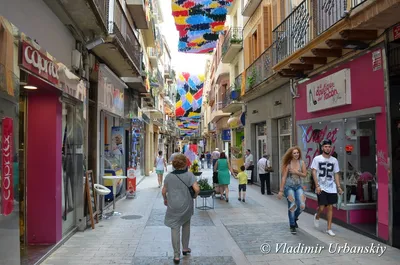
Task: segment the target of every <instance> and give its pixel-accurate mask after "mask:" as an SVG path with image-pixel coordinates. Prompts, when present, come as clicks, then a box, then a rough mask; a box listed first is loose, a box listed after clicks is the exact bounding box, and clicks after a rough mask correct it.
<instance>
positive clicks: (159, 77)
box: [157, 69, 164, 89]
mask: <svg viewBox="0 0 400 265" xmlns="http://www.w3.org/2000/svg"><path fill="white" fill-rule="evenodd" d="M157 81H158V85H159V87H160V88H161V89H163V88H164V78H163V76H162V74H161V72H160V70H159V69H157Z"/></svg>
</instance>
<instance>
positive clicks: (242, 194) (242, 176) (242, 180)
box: [236, 166, 247, 202]
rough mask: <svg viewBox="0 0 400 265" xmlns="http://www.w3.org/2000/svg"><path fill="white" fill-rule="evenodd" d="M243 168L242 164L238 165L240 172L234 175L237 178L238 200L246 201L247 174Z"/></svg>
mask: <svg viewBox="0 0 400 265" xmlns="http://www.w3.org/2000/svg"><path fill="white" fill-rule="evenodd" d="M244 170H245V168H244V166H241V167H240V172H239V174H238V175H237V176H236V178H237V179H239V187H238V190H239V197H238V200H239V201H242V202H246V187H247V174H246V172H244Z"/></svg>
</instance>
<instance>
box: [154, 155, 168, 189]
mask: <svg viewBox="0 0 400 265" xmlns="http://www.w3.org/2000/svg"><path fill="white" fill-rule="evenodd" d="M154 167H155V168H156V173H157V176H158V187H159V188H161V186H162V182H163V175H164V168H165V171H167V162H165V158H164V157H163V155H162V151H158V156H157V157H156V159H154Z"/></svg>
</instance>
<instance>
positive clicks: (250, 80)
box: [246, 68, 257, 88]
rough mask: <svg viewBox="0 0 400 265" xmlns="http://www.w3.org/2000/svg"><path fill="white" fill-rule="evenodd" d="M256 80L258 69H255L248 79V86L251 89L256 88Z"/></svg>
mask: <svg viewBox="0 0 400 265" xmlns="http://www.w3.org/2000/svg"><path fill="white" fill-rule="evenodd" d="M256 78H257V72H256V69H255V68H253V70H252V71H251V75H250V76H248V77H247V80H246V81H247V84H248V87H249V88H252V87H253V86H254V83H255V82H256Z"/></svg>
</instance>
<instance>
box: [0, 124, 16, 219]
mask: <svg viewBox="0 0 400 265" xmlns="http://www.w3.org/2000/svg"><path fill="white" fill-rule="evenodd" d="M1 127H2V132H3V135H2V137H1V153H2V154H1V156H2V161H1V162H2V163H1V166H2V170H1V171H2V175H1V193H0V194H1V197H2V198H1V214H3V215H9V214H11V213H12V211H13V209H14V184H13V176H14V175H13V139H14V138H13V132H14V129H13V120H12V119H11V118H4V119H3V120H2V126H1Z"/></svg>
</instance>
